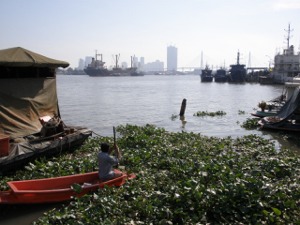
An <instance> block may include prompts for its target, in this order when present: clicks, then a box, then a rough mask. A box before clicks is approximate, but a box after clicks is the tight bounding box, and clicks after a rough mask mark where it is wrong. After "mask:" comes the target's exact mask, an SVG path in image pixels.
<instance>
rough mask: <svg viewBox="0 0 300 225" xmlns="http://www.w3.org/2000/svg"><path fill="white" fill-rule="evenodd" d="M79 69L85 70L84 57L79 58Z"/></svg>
mask: <svg viewBox="0 0 300 225" xmlns="http://www.w3.org/2000/svg"><path fill="white" fill-rule="evenodd" d="M77 69H78V70H83V69H84V60H83V59H79V62H78V67H77Z"/></svg>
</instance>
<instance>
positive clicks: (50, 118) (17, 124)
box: [0, 47, 91, 174]
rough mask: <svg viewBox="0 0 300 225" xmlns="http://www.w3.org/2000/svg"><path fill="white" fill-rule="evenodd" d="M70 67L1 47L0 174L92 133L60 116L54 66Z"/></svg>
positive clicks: (38, 55)
mask: <svg viewBox="0 0 300 225" xmlns="http://www.w3.org/2000/svg"><path fill="white" fill-rule="evenodd" d="M68 66H69V63H67V62H64V61H60V60H55V59H51V58H48V57H46V56H43V55H40V54H38V53H34V52H32V51H29V50H27V49H24V48H21V47H16V48H9V49H4V50H0V174H1V172H2V171H1V170H4V169H6V168H7V166H8V165H10V164H11V165H13V164H16V163H19V162H21V161H22V162H23V161H26V160H28V159H31V158H33V157H35V156H37V155H41V154H42V153H43V154H44V153H45V154H46V153H47V154H49V153H53V152H56V150H59V151H61V150H63V149H69V148H72V147H73V146H74V145H75V144H76V145H78V144H81V143H82V142H83V141H84V140H85V139H86V138H87V137H88V136H90V135H91V131H90V130H88V129H87V128H77V129H75V128H74V127H73V128H72V129H71V128H70V127H67V126H66V125H65V124H64V123H63V122H62V120H61V118H60V113H59V105H58V98H57V89H56V74H55V69H56V68H58V67H68ZM45 118H47V120H46V119H45ZM67 130H72V131H73V132H72V134H70V133H67V132H66V131H67ZM1 137H2V138H3V137H4V139H5V138H8V139H9V145H6V144H5V145H3V144H1ZM4 139H3V140H4ZM5 146H6V147H5ZM7 146H9V149H4V148H8V147H7Z"/></svg>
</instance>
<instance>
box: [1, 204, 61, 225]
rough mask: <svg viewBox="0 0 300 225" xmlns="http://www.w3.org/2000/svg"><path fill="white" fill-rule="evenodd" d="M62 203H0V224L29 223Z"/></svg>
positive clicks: (23, 224)
mask: <svg viewBox="0 0 300 225" xmlns="http://www.w3.org/2000/svg"><path fill="white" fill-rule="evenodd" d="M61 206H62V204H57V203H53V204H37V205H36V204H35V205H0V224H1V225H17V224H22V225H27V224H28V225H29V224H31V223H32V222H33V221H36V220H37V219H38V218H39V217H41V216H42V215H43V214H44V213H45V212H47V211H48V210H51V209H53V208H59V207H61Z"/></svg>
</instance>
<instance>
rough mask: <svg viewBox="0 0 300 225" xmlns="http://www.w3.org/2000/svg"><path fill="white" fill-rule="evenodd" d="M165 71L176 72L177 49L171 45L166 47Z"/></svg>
mask: <svg viewBox="0 0 300 225" xmlns="http://www.w3.org/2000/svg"><path fill="white" fill-rule="evenodd" d="M167 71H177V48H176V47H175V46H172V45H170V46H168V47H167Z"/></svg>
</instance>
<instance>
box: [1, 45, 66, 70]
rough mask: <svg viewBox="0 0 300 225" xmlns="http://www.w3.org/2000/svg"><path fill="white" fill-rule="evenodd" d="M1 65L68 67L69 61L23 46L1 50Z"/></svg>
mask: <svg viewBox="0 0 300 225" xmlns="http://www.w3.org/2000/svg"><path fill="white" fill-rule="evenodd" d="M0 66H7V67H50V68H57V67H63V68H66V67H68V66H69V63H68V62H65V61H61V60H56V59H51V58H48V57H46V56H43V55H40V54H38V53H35V52H32V51H29V50H27V49H24V48H21V47H15V48H8V49H3V50H0Z"/></svg>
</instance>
